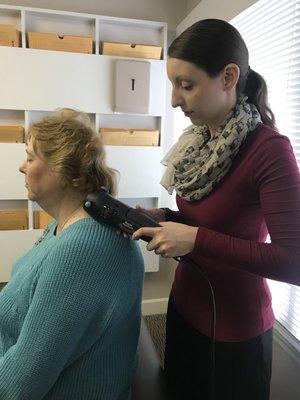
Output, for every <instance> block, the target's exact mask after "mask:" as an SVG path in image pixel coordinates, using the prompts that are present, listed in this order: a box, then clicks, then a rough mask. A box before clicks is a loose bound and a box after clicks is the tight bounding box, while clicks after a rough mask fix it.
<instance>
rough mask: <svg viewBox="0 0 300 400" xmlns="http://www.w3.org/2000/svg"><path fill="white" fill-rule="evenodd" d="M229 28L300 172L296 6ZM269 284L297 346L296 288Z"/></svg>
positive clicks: (266, 5) (259, 12)
mask: <svg viewBox="0 0 300 400" xmlns="http://www.w3.org/2000/svg"><path fill="white" fill-rule="evenodd" d="M230 22H231V23H232V25H234V26H235V27H236V28H237V29H238V31H239V32H240V33H241V35H242V36H243V38H244V40H245V42H246V44H247V47H248V50H249V63H250V67H251V68H252V69H253V70H255V71H257V72H258V73H259V74H261V75H262V76H263V77H264V78H265V80H266V82H267V85H268V90H269V103H270V106H271V109H272V110H273V112H274V114H275V118H276V125H277V127H278V129H279V132H280V133H282V134H284V135H286V136H288V137H289V138H290V140H291V143H292V145H293V148H294V152H295V155H296V158H297V162H298V166H300V0H260V1H258V2H257V3H255V4H254V5H253V6H251V7H250V8H248V9H247V10H245V11H244V12H242V13H241V14H239V15H238V16H237V17H235V18H234V19H233V20H232V21H230ZM299 269H300V265H299ZM268 283H269V286H270V289H271V292H272V297H273V308H274V311H275V315H276V319H277V320H278V321H279V322H280V323H281V324H282V325H283V326H284V327H285V328H286V329H287V330H288V331H289V332H290V333H291V334H292V335H294V336H295V338H296V339H297V340H298V341H299V340H300V288H299V287H297V286H293V285H288V284H285V283H279V282H275V281H269V282H268Z"/></svg>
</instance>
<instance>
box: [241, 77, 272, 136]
mask: <svg viewBox="0 0 300 400" xmlns="http://www.w3.org/2000/svg"><path fill="white" fill-rule="evenodd" d="M244 93H245V95H246V96H248V101H249V103H251V104H254V105H255V106H256V108H257V109H258V112H259V113H260V116H261V120H262V122H263V123H264V124H265V125H268V126H270V127H271V128H272V129H275V130H276V129H277V128H276V125H275V117H274V114H273V112H272V110H271V109H270V107H269V105H268V89H267V84H266V81H265V80H264V78H263V77H262V76H261V75H259V74H258V73H257V72H255V71H253V70H252V69H249V72H248V76H247V80H246V85H245V89H244Z"/></svg>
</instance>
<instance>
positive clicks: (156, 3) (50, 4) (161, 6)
mask: <svg viewBox="0 0 300 400" xmlns="http://www.w3.org/2000/svg"><path fill="white" fill-rule="evenodd" d="M0 2H1V3H3V4H9V5H16V6H25V7H37V8H48V9H52V10H64V11H74V12H80V13H88V14H100V15H109V16H113V17H124V18H136V19H147V20H154V21H163V22H167V23H168V25H169V29H170V30H174V29H175V27H176V25H177V24H178V23H179V22H180V21H181V20H182V19H183V18H184V17H185V16H186V15H187V8H186V5H187V0H84V1H83V0H3V1H0Z"/></svg>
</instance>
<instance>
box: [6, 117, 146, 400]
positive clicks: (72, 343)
mask: <svg viewBox="0 0 300 400" xmlns="http://www.w3.org/2000/svg"><path fill="white" fill-rule="evenodd" d="M84 118H87V117H86V116H85V115H84V114H82V113H78V112H75V111H73V110H61V111H60V112H58V113H56V114H55V115H54V116H48V117H46V118H44V119H43V120H42V121H41V122H39V123H35V124H33V125H32V126H31V128H30V129H29V132H28V134H27V141H26V143H27V149H26V152H27V160H26V161H25V162H24V164H22V166H21V167H20V171H21V172H22V173H24V174H25V182H26V187H27V190H28V197H29V199H30V200H34V201H36V202H37V203H38V204H39V205H40V206H41V207H42V208H43V209H44V210H45V211H46V212H48V213H49V214H50V215H51V216H53V218H54V221H53V222H52V223H51V224H50V225H49V227H48V228H47V229H46V231H45V232H44V235H43V236H42V238H41V239H40V240H38V241H37V243H36V244H35V245H34V246H33V248H32V249H31V250H29V251H28V253H26V254H25V255H24V256H23V257H21V258H20V259H19V260H18V261H17V262H16V263H15V265H14V268H13V273H12V277H11V280H10V282H9V283H8V284H7V285H6V287H5V288H4V290H3V291H2V292H1V293H0V399H1V400H39V399H47V400H48V399H53V400H68V399H69V400H96V399H97V400H100V399H102V400H112V399H118V400H123V399H124V400H125V399H126V400H127V399H129V398H130V386H131V383H132V379H133V375H134V373H135V369H136V351H137V342H138V336H139V328H140V305H141V292H142V283H143V275H144V266H143V260H142V257H141V254H140V251H139V250H138V248H137V247H136V245H135V243H134V242H133V241H130V240H126V239H125V238H124V237H123V236H122V235H117V234H116V231H115V230H113V229H112V228H111V227H109V226H106V225H102V224H99V223H97V222H96V221H95V220H93V219H92V218H90V217H89V215H88V214H87V213H86V212H85V211H84V210H83V208H82V204H83V202H84V199H85V196H86V195H87V193H88V192H90V191H94V190H97V189H99V188H100V187H101V186H105V187H107V188H108V190H109V192H110V193H114V191H115V172H114V171H113V170H112V169H110V168H108V167H107V166H106V164H105V160H104V158H105V154H104V150H103V147H102V145H101V143H100V142H99V138H98V137H97V135H96V133H94V131H93V130H92V129H91V128H90V127H89V126H88V124H87V123H86V122H85V120H84Z"/></svg>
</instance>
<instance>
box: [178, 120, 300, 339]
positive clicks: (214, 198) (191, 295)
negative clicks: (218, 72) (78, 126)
mask: <svg viewBox="0 0 300 400" xmlns="http://www.w3.org/2000/svg"><path fill="white" fill-rule="evenodd" d="M177 205H178V210H179V211H178V212H173V213H171V218H170V219H171V220H173V221H178V222H183V223H186V224H188V225H192V226H197V227H199V228H198V233H197V237H196V242H195V246H194V250H193V252H192V253H191V256H192V257H193V259H194V260H195V261H196V262H197V263H198V264H200V265H201V266H202V267H203V268H204V269H205V270H206V271H207V275H208V277H209V279H210V281H211V283H212V285H213V288H214V292H215V299H216V309H217V324H216V339H217V340H220V341H242V340H248V339H250V338H253V337H255V336H258V335H260V334H261V333H263V332H265V331H267V330H268V329H269V328H271V327H272V326H273V323H274V314H273V311H272V305H271V295H270V291H269V289H268V285H267V282H266V279H265V278H270V279H275V280H281V281H284V282H289V283H292V284H296V285H300V176H299V170H298V166H297V164H296V160H295V156H294V153H293V150H292V147H291V144H290V142H289V139H288V138H287V137H285V136H282V135H279V134H278V133H277V132H275V131H273V130H272V129H270V128H268V127H266V126H265V125H262V124H260V125H259V126H258V127H257V128H256V130H255V131H253V132H251V133H249V135H248V136H247V139H246V140H245V142H244V144H243V145H242V146H241V148H240V151H239V153H238V155H237V156H236V158H235V159H234V161H233V164H232V167H231V169H230V171H229V172H228V173H227V175H226V176H225V177H224V178H223V180H222V181H221V182H220V183H219V185H218V186H217V187H216V188H215V189H214V191H213V192H211V193H210V194H209V195H208V196H207V197H205V198H203V199H201V200H198V201H193V202H188V201H186V200H183V199H182V198H180V197H179V196H177ZM268 233H269V235H270V238H271V243H265V240H266V238H267V235H268ZM172 296H173V298H174V301H175V304H176V305H177V307H178V309H179V311H180V312H181V313H182V315H184V317H185V318H186V320H187V321H188V322H189V323H190V324H191V325H192V326H194V327H195V328H196V329H198V330H199V331H200V332H202V333H204V334H206V335H208V336H210V326H211V317H212V312H211V310H212V307H211V297H210V293H209V289H208V285H207V282H206V281H205V280H204V279H203V278H202V277H201V275H200V274H199V273H198V271H197V270H195V269H194V268H192V267H190V266H189V265H187V264H186V263H184V262H181V263H179V266H178V268H177V270H176V275H175V280H174V283H173V287H172Z"/></svg>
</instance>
